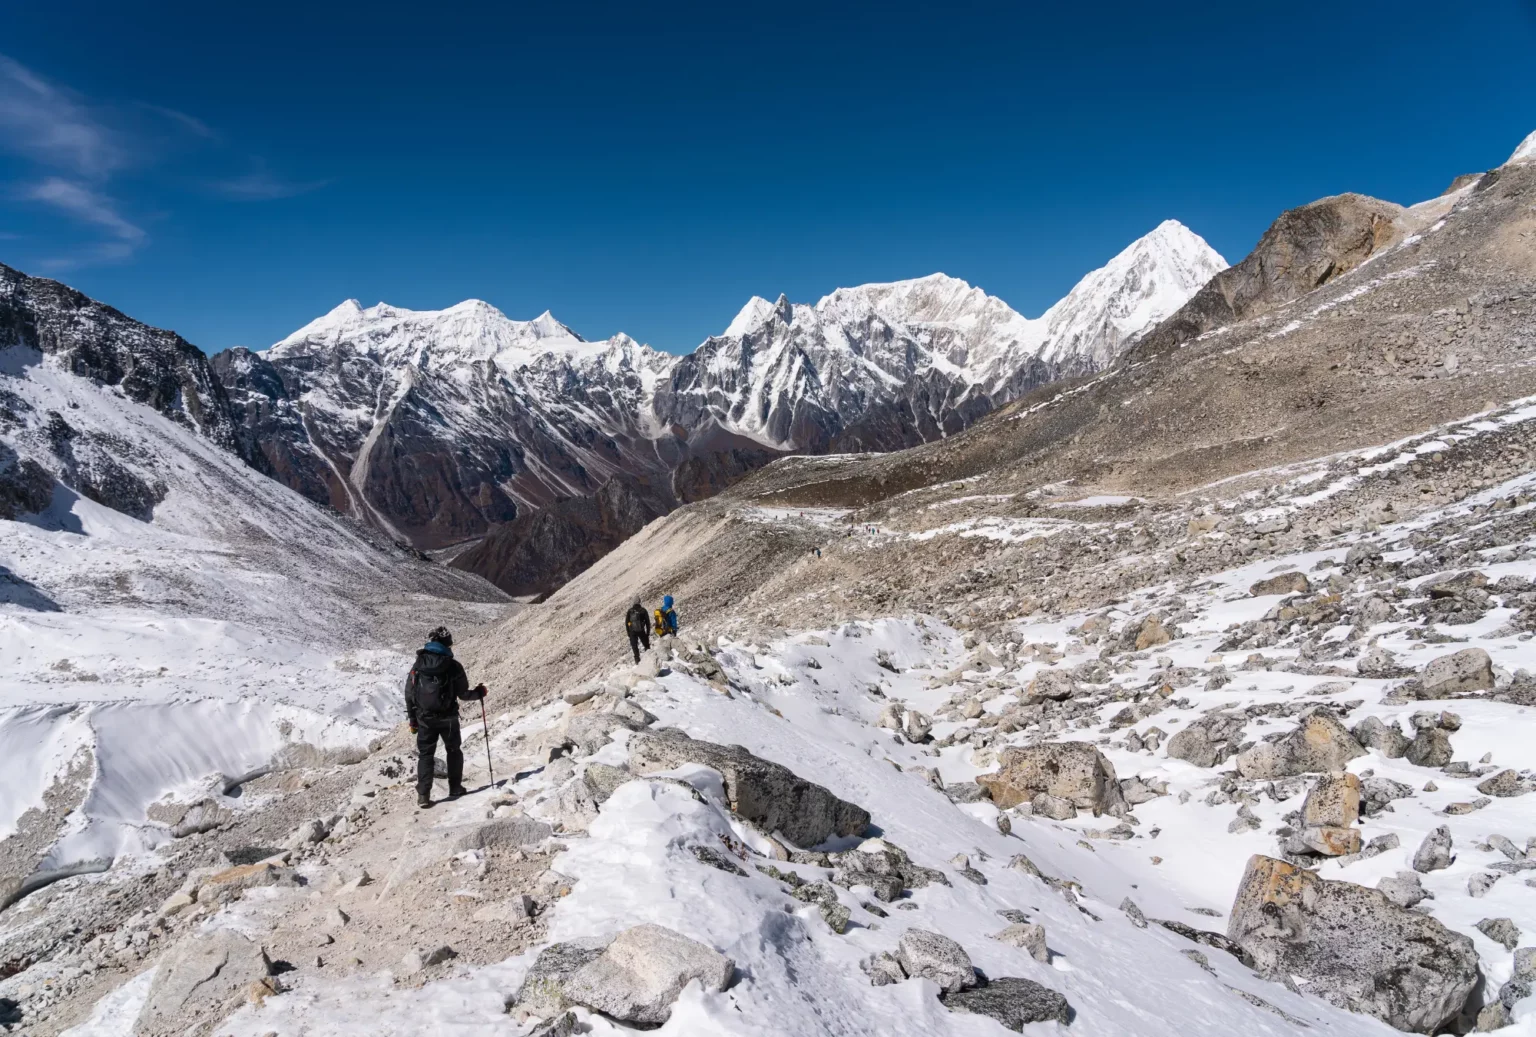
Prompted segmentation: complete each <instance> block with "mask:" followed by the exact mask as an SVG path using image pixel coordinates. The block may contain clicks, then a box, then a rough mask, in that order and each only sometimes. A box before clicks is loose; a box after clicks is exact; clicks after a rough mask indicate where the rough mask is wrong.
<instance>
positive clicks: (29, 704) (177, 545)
mask: <svg viewBox="0 0 1536 1037" xmlns="http://www.w3.org/2000/svg"><path fill="white" fill-rule="evenodd" d="M0 371H3V374H0V388H3V389H4V391H5V393H6V400H7V405H8V412H9V413H10V414H11V415H12V417H13V422H15V423H13V424H11V425H10V426H9V427H7V428H6V429H5V431H4V437H3V441H4V442H3V445H4V448H5V450H6V451H9V452H11V453H12V454H13V455H14V456H15V457H17V458H20V459H22V460H25V461H29V462H31V463H32V464H35V465H38V466H40V468H41V469H43V470H44V471H47V472H50V473H52V474H54V475H67V474H68V472H67V469H70V468H71V467H73V468H74V469H77V470H78V469H80V468H82V467H84V466H85V465H86V464H87V463H89V464H93V465H96V466H98V467H97V469H96V470H103V469H101V468H100V467H99V466H100V465H102V464H104V463H106V462H110V464H111V467H110V469H105V470H107V471H109V473H110V474H111V477H112V480H114V481H112V482H108V483H105V488H106V489H107V490H110V489H111V488H112V487H114V486H118V487H120V486H125V485H126V486H139V487H145V488H147V490H148V497H147V498H144V499H142V500H141V499H140V497H139V496H138V495H136V494H129V495H128V498H129V501H130V502H131V503H143V504H144V506H145V511H144V512H143V513H141V514H140V515H138V516H135V515H133V514H126V513H124V511H122V510H117V508H114V507H108V506H107V505H106V504H104V503H101V502H100V501H98V500H93V499H90V498H88V497H84V496H81V495H79V494H77V493H76V492H74V491H72V490H70V489H68V488H67V487H65V486H64V485H63V484H62V483H59V482H54V483H53V489H52V499H51V503H49V504H48V506H47V507H46V508H44V509H42V510H41V511H40V512H38V513H33V514H27V515H21V516H18V518H17V519H15V520H0V559H3V565H4V568H3V570H0V577H3V579H0V649H3V651H4V654H5V656H6V658H7V659H8V660H10V665H9V671H8V678H7V681H6V683H5V685H4V687H3V688H0V787H3V788H4V789H5V793H4V795H3V796H0V839H4V838H5V837H6V836H15V835H17V832H18V824H19V823H20V819H21V818H22V816H23V815H24V814H26V813H27V812H28V811H29V810H37V811H42V812H43V813H44V814H47V815H49V816H48V818H41V819H39V821H38V827H37V829H36V830H35V831H33V830H31V829H27V830H26V831H24V832H22V835H21V836H20V837H19V838H22V840H23V841H24V842H25V844H26V846H25V851H26V852H25V853H20V855H19V856H18V857H17V858H16V859H17V860H24V859H28V858H29V857H30V858H37V860H38V864H39V865H40V866H47V867H52V866H60V865H64V864H68V863H70V862H73V861H78V860H86V859H92V858H111V857H116V856H120V855H122V854H124V853H129V854H132V853H137V852H142V851H143V850H145V849H147V848H149V847H152V846H154V845H156V844H157V843H158V842H161V841H163V840H165V839H167V838H169V833H168V826H165V825H157V824H150V823H146V816H145V809H146V807H147V806H148V805H149V804H150V803H152V802H153V801H155V800H157V799H159V798H160V797H162V796H164V795H170V796H172V797H179V798H181V799H183V800H184V801H186V802H191V801H192V800H195V799H196V798H198V797H199V796H201V795H205V794H208V793H209V792H210V791H211V793H212V794H213V795H214V796H215V797H216V798H219V799H221V800H222V799H224V798H225V797H223V792H224V785H223V784H222V782H221V779H220V778H218V777H217V776H218V775H223V776H225V777H228V778H233V777H238V776H239V775H241V774H243V773H245V772H248V771H250V770H252V769H253V768H256V767H258V766H261V765H263V764H265V763H266V762H267V760H268V759H269V758H270V757H271V756H272V754H273V753H274V751H276V750H278V749H280V748H282V747H283V746H285V745H288V744H290V743H293V742H309V743H311V744H313V745H316V746H320V747H338V746H344V745H349V746H362V745H366V744H367V743H368V742H369V741H370V740H371V739H373V738H375V737H377V735H378V733H379V732H380V731H381V730H383V729H385V728H387V727H389V726H391V725H393V724H394V723H395V722H396V721H397V720H398V713H399V706H398V702H397V694H398V691H397V689H398V685H399V680H400V674H401V673H402V672H403V671H404V669H405V668H406V666H407V656H406V655H405V654H404V649H406V648H407V647H408V645H409V642H411V641H414V640H415V639H416V638H419V637H420V636H421V635H422V633H423V632H424V631H425V630H426V629H428V628H430V626H431V625H432V624H433V623H434V622H437V621H443V620H446V621H450V622H460V623H478V622H483V621H484V620H486V619H488V618H491V617H493V616H498V615H501V614H503V613H504V611H505V605H504V604H503V601H504V599H503V598H502V596H501V595H499V594H498V593H497V592H496V591H495V590H494V589H493V588H491V587H489V586H488V585H486V584H484V583H483V582H482V581H479V580H477V579H475V578H473V577H470V576H467V575H465V574H460V573H455V572H452V571H450V570H445V569H443V568H441V567H439V566H436V565H432V564H429V563H424V562H421V561H418V560H416V559H415V558H413V557H412V556H411V555H410V554H408V553H407V552H405V551H403V550H401V549H399V548H397V547H395V546H393V545H390V544H388V543H385V542H382V541H380V540H378V539H377V538H376V536H375V535H374V534H372V533H371V532H369V531H367V530H366V529H363V528H361V527H358V526H356V525H354V524H352V523H350V522H347V521H345V520H343V519H341V518H339V517H338V516H336V515H334V514H329V513H327V512H325V511H323V510H322V509H320V508H319V507H317V506H315V505H314V504H312V503H310V502H309V501H307V500H305V499H304V498H302V497H301V496H299V495H298V494H297V493H295V492H294V491H292V490H290V489H288V488H287V487H284V486H282V485H280V484H278V483H276V482H274V481H273V480H271V479H268V478H266V477H265V476H263V475H261V474H259V473H258V472H256V471H255V470H254V469H252V468H250V467H248V466H247V465H246V464H244V463H243V462H242V461H241V460H240V459H239V458H238V457H236V456H235V455H234V454H233V453H231V452H230V451H228V450H227V449H225V448H223V447H222V446H220V445H218V444H216V443H214V442H212V441H210V440H209V439H208V438H206V437H204V436H202V435H199V434H198V433H197V432H196V431H194V430H193V429H191V428H188V427H186V426H185V425H183V424H181V423H178V422H177V421H174V420H172V419H171V418H170V417H167V416H166V415H165V414H162V413H160V412H158V411H156V410H153V409H151V408H149V407H146V406H143V405H141V404H139V403H136V402H134V401H133V400H130V399H128V398H126V397H125V396H124V395H123V394H121V393H120V392H118V391H116V390H115V389H113V388H110V387H103V386H100V385H97V384H95V383H93V382H90V381H87V380H85V379H83V378H79V377H77V376H75V375H73V374H70V373H68V372H67V371H66V370H63V369H62V368H61V366H60V365H59V364H58V363H57V362H56V361H55V360H54V359H53V358H51V357H45V356H41V355H39V354H37V353H35V352H31V351H28V350H24V349H16V348H12V349H9V350H4V351H0ZM100 488H101V487H98V489H100ZM98 495H99V496H101V497H102V498H103V499H105V500H109V501H112V502H114V503H118V504H120V505H123V501H122V500H121V499H120V496H121V495H119V496H117V497H114V496H113V495H112V494H111V493H110V492H102V493H99V494H98ZM123 506H126V505H123ZM72 768H73V769H74V772H75V773H76V777H75V778H70V777H69V775H70V773H71V772H72ZM82 768H83V769H82ZM50 790H51V791H50ZM50 795H52V796H55V797H62V799H60V800H59V802H60V803H61V804H63V805H62V806H59V807H57V808H55V807H52V806H50V805H49V802H50V800H49V797H50ZM226 805H227V806H229V807H230V808H232V809H233V808H238V807H239V806H240V804H239V803H236V802H234V801H228V802H227V803H226ZM23 827H25V826H23ZM0 845H3V844H0Z"/></svg>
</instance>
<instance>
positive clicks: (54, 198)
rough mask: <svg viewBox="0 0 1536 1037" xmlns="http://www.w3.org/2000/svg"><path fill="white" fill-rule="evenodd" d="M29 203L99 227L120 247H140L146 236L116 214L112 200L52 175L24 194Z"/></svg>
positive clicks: (141, 229) (85, 187)
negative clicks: (38, 204) (52, 208)
mask: <svg viewBox="0 0 1536 1037" xmlns="http://www.w3.org/2000/svg"><path fill="white" fill-rule="evenodd" d="M23 197H24V198H26V199H27V200H28V201H33V202H43V203H44V204H47V205H51V206H53V207H54V208H56V209H59V210H62V211H63V212H66V213H68V214H69V215H71V216H73V217H74V218H75V219H77V220H79V221H81V222H82V223H89V224H92V225H94V226H97V227H101V228H103V229H104V230H106V231H107V233H109V234H111V235H112V237H114V238H116V239H117V240H118V241H119V242H121V243H122V244H123V245H127V246H129V247H130V248H132V247H135V246H137V245H140V244H142V243H143V242H144V240H145V239H146V238H147V237H148V236H149V235H147V234H146V233H145V232H144V229H143V228H142V227H139V226H137V225H136V224H134V223H132V222H130V221H129V220H128V219H127V218H126V217H124V216H123V215H122V214H121V213H119V212H118V211H117V205H116V203H115V202H113V201H112V199H110V198H108V197H107V196H106V195H104V194H101V193H99V192H97V191H93V190H92V189H91V188H89V187H87V186H86V185H84V184H81V183H78V182H75V181H72V180H65V179H64V178H63V177H57V176H51V177H49V178H48V179H46V180H44V181H42V182H41V183H37V184H33V185H32V186H31V187H29V188H27V189H26V190H25V191H24V192H23Z"/></svg>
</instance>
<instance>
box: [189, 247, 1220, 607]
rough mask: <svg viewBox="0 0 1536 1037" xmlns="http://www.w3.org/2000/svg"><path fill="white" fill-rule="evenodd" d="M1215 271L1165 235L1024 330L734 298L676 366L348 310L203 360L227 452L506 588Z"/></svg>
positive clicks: (975, 306) (880, 436) (1062, 349)
mask: <svg viewBox="0 0 1536 1037" xmlns="http://www.w3.org/2000/svg"><path fill="white" fill-rule="evenodd" d="M1225 267H1226V262H1225V260H1223V259H1222V257H1221V256H1220V255H1218V254H1217V253H1216V252H1215V250H1213V249H1212V248H1211V247H1210V246H1209V245H1208V244H1206V242H1205V241H1203V240H1202V239H1201V238H1200V237H1198V236H1197V235H1195V234H1194V233H1192V232H1191V231H1190V230H1188V229H1187V228H1186V227H1184V226H1183V225H1181V224H1179V223H1177V222H1174V221H1168V222H1165V223H1163V224H1162V225H1160V226H1159V227H1157V228H1156V229H1155V230H1153V231H1152V232H1151V233H1150V234H1148V235H1146V236H1145V237H1143V238H1140V239H1139V240H1137V241H1136V242H1134V243H1133V244H1132V245H1131V246H1130V247H1128V248H1127V249H1125V250H1124V251H1123V252H1121V253H1120V254H1119V255H1118V256H1116V257H1115V258H1114V259H1112V260H1111V261H1110V262H1109V263H1108V264H1107V265H1106V266H1104V267H1103V268H1101V269H1099V270H1095V271H1093V272H1092V273H1090V274H1089V275H1088V276H1087V277H1085V278H1083V280H1082V281H1081V282H1080V283H1079V284H1078V285H1077V287H1075V288H1074V289H1073V290H1072V292H1071V293H1070V294H1068V295H1067V297H1066V298H1064V299H1062V300H1061V301H1060V302H1058V303H1057V304H1056V305H1055V306H1052V307H1051V308H1050V309H1049V310H1047V311H1046V312H1045V314H1043V315H1042V316H1041V317H1040V318H1038V319H1034V320H1031V319H1029V318H1026V317H1024V316H1022V315H1021V314H1019V313H1017V312H1015V311H1014V310H1013V309H1011V308H1010V307H1009V306H1008V305H1007V304H1006V303H1004V302H1002V301H1001V300H1000V299H997V298H995V297H993V296H990V295H987V294H986V293H985V292H983V291H981V290H980V289H978V288H973V287H972V286H970V285H968V284H966V283H965V282H964V281H961V280H958V279H956V278H952V277H947V276H945V275H943V274H934V275H931V276H929V277H924V278H919V279H916V280H911V281H899V282H895V283H892V284H871V285H862V286H860V287H857V288H846V289H839V290H837V291H835V292H833V293H832V294H831V295H828V296H826V297H825V298H823V299H821V300H820V301H819V302H817V303H816V304H815V305H802V304H792V303H790V302H789V301H788V300H787V299H785V298H784V297H783V296H780V297H779V299H778V300H777V301H775V302H769V301H768V300H766V299H762V298H753V299H752V300H750V301H749V302H748V303H747V304H746V305H745V306H744V307H742V310H741V312H740V313H738V314H737V316H736V318H735V319H734V320H732V321H731V323H730V325H729V326H728V327H727V328H726V330H725V332H724V333H723V334H721V335H719V336H715V337H711V338H709V339H707V340H706V341H705V342H703V343H702V344H701V345H700V346H699V347H698V348H697V349H695V350H694V351H693V352H692V353H690V354H688V355H686V356H673V355H670V354H666V353H661V352H658V351H656V350H653V349H651V348H649V347H647V346H644V345H640V344H639V343H637V342H635V341H634V340H633V339H631V338H629V337H628V336H626V335H617V336H615V337H613V338H611V339H607V340H604V341H598V342H587V341H585V340H583V339H582V338H581V337H580V336H579V335H577V334H576V333H575V332H573V331H572V330H571V329H570V328H568V327H566V326H565V325H563V324H561V323H560V322H559V321H557V320H556V319H555V318H554V317H553V316H552V315H550V314H549V313H544V314H542V315H541V316H539V317H537V318H535V319H533V320H531V321H516V320H511V319H509V318H507V317H506V316H505V315H503V314H502V313H501V312H500V311H498V310H497V309H495V308H494V307H492V306H490V305H489V304H487V303H484V302H479V301H475V300H471V301H467V302H463V303H460V304H458V305H457V306H453V307H450V308H448V309H446V310H439V311H412V310H403V309H399V308H396V307H393V306H388V305H385V304H382V303H381V304H379V305H377V306H370V307H366V308H365V307H363V306H361V305H359V304H358V303H357V302H356V301H355V300H348V301H347V302H345V303H343V304H341V305H340V306H338V307H337V308H336V309H334V310H332V311H331V312H330V313H328V314H326V315H325V316H323V317H320V318H319V319H317V320H315V321H313V322H311V323H310V324H308V325H306V326H305V327H303V328H300V329H299V330H298V331H296V332H294V333H293V334H292V335H290V336H289V337H288V338H286V339H284V340H283V341H281V342H279V343H277V344H276V345H274V346H272V347H271V348H270V349H267V350H263V351H260V352H255V351H251V350H247V349H243V348H237V349H232V350H228V351H226V352H223V353H220V354H218V355H217V356H215V357H213V358H212V367H213V371H214V372H215V374H216V376H217V378H218V380H219V382H220V384H221V385H222V387H223V389H224V391H225V392H226V393H227V395H228V399H229V401H230V404H231V406H232V408H233V414H234V419H235V423H236V425H237V430H236V437H237V439H238V444H239V445H238V449H239V450H240V452H241V453H242V454H243V455H244V456H247V457H248V458H250V459H252V461H253V463H255V464H256V465H257V466H258V467H260V468H262V469H263V470H264V471H267V472H268V473H269V474H271V475H273V476H274V477H276V478H278V479H280V480H281V481H283V482H285V483H287V484H288V485H289V486H292V487H293V488H294V489H297V490H298V491H299V492H301V493H303V494H304V495H305V496H308V497H309V498H311V499H312V500H315V501H318V502H321V503H324V504H328V505H330V506H331V507H334V508H336V509H337V510H339V511H342V512H344V513H347V514H350V515H352V516H354V517H356V518H358V519H361V520H364V521H366V522H369V523H371V524H373V525H376V526H378V527H379V528H380V529H382V530H384V531H385V532H387V533H388V534H389V535H391V536H392V537H394V538H396V539H397V540H399V541H401V542H403V543H407V544H410V545H411V546H414V547H416V548H418V549H421V550H425V551H442V552H444V553H445V554H446V556H447V557H449V558H451V559H452V562H453V564H455V565H458V566H461V567H463V568H467V569H469V570H471V571H474V572H477V573H480V574H482V575H484V576H487V577H488V578H490V579H491V580H493V581H494V582H496V583H497V584H499V585H500V586H501V587H503V588H504V589H506V590H508V591H510V592H512V593H517V594H536V593H540V592H544V591H548V590H550V589H553V588H554V587H556V586H559V585H560V584H561V583H563V582H564V581H565V580H566V579H569V578H570V576H572V575H574V574H575V573H576V572H579V571H580V570H581V569H582V568H585V566H586V565H588V564H590V563H591V562H592V561H594V560H596V558H597V557H600V556H601V555H602V554H603V553H605V552H606V551H607V550H609V549H611V547H613V546H614V545H615V544H617V543H618V542H620V541H622V540H623V539H624V537H626V536H628V535H630V534H631V533H633V532H635V531H636V530H638V529H639V528H640V527H641V526H643V525H644V524H645V523H646V522H647V521H649V520H650V519H652V518H655V517H657V516H659V515H662V514H665V513H666V512H667V511H670V510H671V509H672V508H673V507H676V506H677V505H678V504H680V503H684V502H687V501H690V500H696V499H699V498H702V497H706V496H709V495H710V494H712V493H714V492H717V491H718V490H719V489H721V488H723V487H724V486H726V485H728V484H729V483H730V482H732V481H733V480H735V479H736V478H739V477H740V476H741V475H743V474H745V473H747V472H749V471H751V470H753V469H754V468H756V467H758V466H760V465H762V464H763V463H765V462H767V461H769V460H772V459H773V458H775V457H778V456H781V455H783V454H786V453H825V452H844V451H885V450H895V449H900V448H904V447H909V446H913V445H916V444H918V443H922V442H926V441H930V440H934V439H938V438H941V437H943V436H945V435H948V434H951V433H954V432H957V431H959V430H960V429H962V428H965V427H966V426H967V425H969V424H970V423H972V422H973V421H975V420H976V419H977V418H979V417H981V416H983V415H985V414H987V413H989V412H991V411H992V410H994V409H995V408H997V407H998V406H1000V405H1002V404H1004V403H1007V402H1008V401H1010V400H1012V399H1014V398H1016V397H1017V396H1019V395H1021V394H1022V393H1024V392H1027V391H1028V390H1030V389H1032V388H1034V387H1035V386H1037V385H1040V384H1042V383H1045V382H1049V381H1052V380H1055V379H1058V378H1062V377H1068V376H1073V375H1079V374H1083V373H1086V372H1091V371H1095V370H1098V369H1100V368H1102V367H1104V366H1105V365H1107V364H1108V363H1109V362H1110V361H1112V360H1113V359H1114V358H1115V356H1117V355H1118V354H1119V352H1120V351H1121V350H1122V349H1123V348H1124V347H1125V346H1126V345H1127V344H1128V343H1129V342H1130V341H1131V340H1132V339H1133V338H1135V336H1137V335H1138V334H1140V333H1141V332H1142V331H1144V330H1146V329H1147V328H1149V327H1151V326H1153V325H1155V324H1156V323H1158V322H1159V321H1160V320H1162V319H1163V318H1165V317H1167V316H1168V315H1169V314H1171V313H1173V312H1174V311H1175V310H1177V309H1178V308H1179V307H1180V306H1182V305H1183V304H1184V303H1185V302H1186V301H1188V300H1189V298H1190V297H1192V296H1193V295H1194V294H1195V292H1197V291H1198V290H1199V289H1200V287H1201V286H1202V285H1204V284H1205V283H1206V282H1208V281H1209V280H1210V279H1211V278H1212V277H1213V276H1214V275H1215V274H1216V273H1217V272H1219V271H1221V270H1222V269H1224V268H1225Z"/></svg>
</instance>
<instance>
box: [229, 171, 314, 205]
mask: <svg viewBox="0 0 1536 1037" xmlns="http://www.w3.org/2000/svg"><path fill="white" fill-rule="evenodd" d="M329 183H330V181H329V180H308V181H299V180H284V179H282V178H281V177H275V176H273V175H272V174H271V173H266V172H257V173H247V174H246V175H245V176H237V177H233V178H231V179H228V180H216V181H214V183H213V185H212V186H213V190H214V192H215V193H216V194H220V195H223V196H224V197H225V198H233V199H236V200H237V201H245V202H259V201H270V200H272V199H276V198H292V197H294V196H296V195H301V194H308V193H309V192H310V191H318V190H319V189H320V188H322V187H324V186H325V185H326V184H329Z"/></svg>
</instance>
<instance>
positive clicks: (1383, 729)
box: [1349, 717, 1409, 760]
mask: <svg viewBox="0 0 1536 1037" xmlns="http://www.w3.org/2000/svg"><path fill="white" fill-rule="evenodd" d="M1349 733H1350V734H1351V735H1352V736H1354V739H1355V741H1357V742H1359V743H1360V744H1361V745H1363V746H1365V747H1366V748H1367V749H1375V750H1376V751H1377V752H1379V753H1381V755H1383V756H1385V757H1386V758H1387V759H1389V760H1396V759H1401V758H1402V755H1403V754H1404V753H1406V752H1407V751H1408V741H1409V740H1408V736H1407V735H1405V734H1403V732H1402V729H1401V728H1399V727H1398V726H1397V723H1396V721H1394V722H1392V723H1390V724H1389V723H1387V722H1386V721H1384V720H1382V719H1381V718H1380V717H1366V718H1365V719H1364V720H1362V721H1360V723H1358V724H1356V725H1355V726H1354V727H1353V728H1351V729H1350V732H1349Z"/></svg>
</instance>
